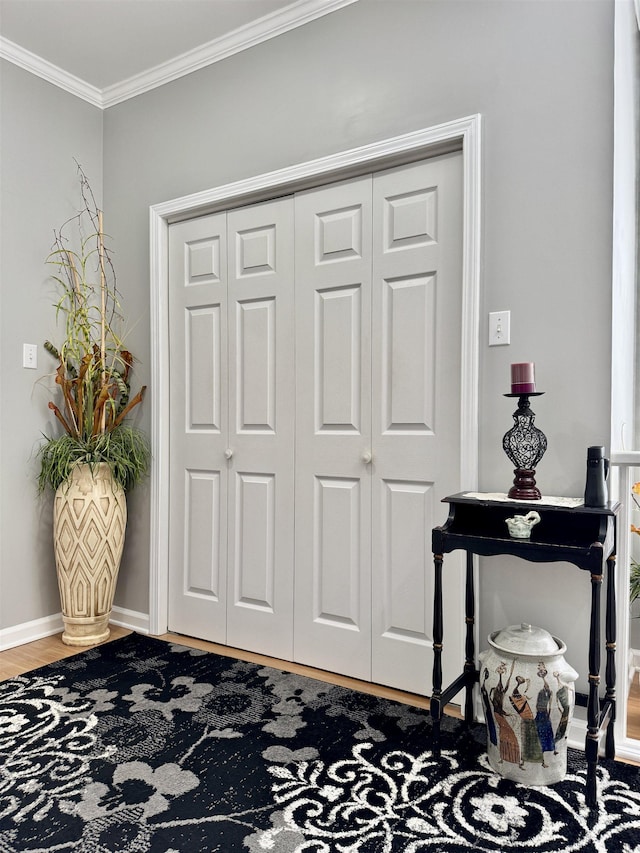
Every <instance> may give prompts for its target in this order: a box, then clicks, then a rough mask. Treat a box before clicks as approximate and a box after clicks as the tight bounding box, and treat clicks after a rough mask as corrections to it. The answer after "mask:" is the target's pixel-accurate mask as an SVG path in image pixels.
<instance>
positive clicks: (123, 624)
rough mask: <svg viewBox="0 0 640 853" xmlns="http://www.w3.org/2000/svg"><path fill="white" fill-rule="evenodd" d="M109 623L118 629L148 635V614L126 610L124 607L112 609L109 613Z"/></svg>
mask: <svg viewBox="0 0 640 853" xmlns="http://www.w3.org/2000/svg"><path fill="white" fill-rule="evenodd" d="M111 622H112V624H113V625H118V626H119V627H120V628H130V629H131V630H132V631H137V632H138V634H148V633H149V614H148V613H139V612H138V611H137V610H127V609H126V608H125V607H114V608H113V610H112V611H111Z"/></svg>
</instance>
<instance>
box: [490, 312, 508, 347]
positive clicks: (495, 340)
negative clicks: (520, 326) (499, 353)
mask: <svg viewBox="0 0 640 853" xmlns="http://www.w3.org/2000/svg"><path fill="white" fill-rule="evenodd" d="M510 343H511V311H492V312H491V313H490V314H489V346H490V347H499V346H504V345H505V344H510Z"/></svg>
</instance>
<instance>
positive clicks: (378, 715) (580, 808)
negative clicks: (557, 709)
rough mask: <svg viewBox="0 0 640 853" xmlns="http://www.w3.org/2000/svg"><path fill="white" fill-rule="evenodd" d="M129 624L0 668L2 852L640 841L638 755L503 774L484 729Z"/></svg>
mask: <svg viewBox="0 0 640 853" xmlns="http://www.w3.org/2000/svg"><path fill="white" fill-rule="evenodd" d="M444 728H445V731H444V733H443V747H444V748H443V753H442V757H441V759H440V760H434V758H433V756H432V753H431V749H430V723H429V719H428V714H427V713H426V712H425V711H422V710H419V709H416V708H411V707H409V706H407V705H402V704H397V703H395V702H391V701H387V700H384V699H378V698H375V697H372V696H369V695H366V694H363V693H358V692H354V691H351V690H348V689H344V688H341V687H334V686H331V685H328V684H325V683H323V682H320V681H314V680H311V679H309V678H304V677H301V676H298V675H292V674H289V673H286V672H281V671H279V670H277V669H271V668H267V667H264V666H261V665H258V664H251V663H244V662H242V661H236V660H233V659H230V658H226V657H221V656H219V655H214V654H210V653H205V652H201V651H196V650H193V649H189V648H186V647H184V646H177V645H172V644H169V643H166V642H163V641H160V640H154V639H150V638H147V637H142V636H139V635H135V634H134V635H130V636H128V637H125V638H123V639H120V640H115V641H114V642H112V643H107V644H105V645H102V646H100V647H98V648H95V649H91V650H89V651H85V652H82V653H81V654H79V655H77V656H74V657H71V658H68V659H66V660H64V661H61V662H60V663H57V664H54V665H51V666H47V667H44V668H42V669H39V670H35V671H34V672H32V673H29V674H27V675H25V676H20V677H18V678H14V679H10V680H8V681H4V682H0V853H34V851H61V852H62V851H72V850H75V851H84V852H85V853H107V851H108V853H116V851H117V853H143V851H153V853H176V851H179V853H183V851H184V853H214V852H215V853H236V851H237V853H241V851H242V852H243V853H261V852H262V851H272V852H273V853H294V851H309V853H426V851H429V853H457V851H463V850H465V851H466V850H473V851H490V853H496V851H513V853H519V851H522V853H524V851H537V853H546V851H554V853H558V851H567V852H568V851H611V853H614V851H615V853H640V768H637V767H632V766H630V765H625V764H622V763H619V762H612V761H602V762H601V764H600V765H599V768H598V789H599V804H598V807H597V809H596V810H595V812H593V813H591V814H590V812H589V809H588V808H587V807H586V805H585V794H584V779H585V765H584V760H583V756H582V754H581V753H578V752H574V751H572V750H570V751H569V762H568V773H567V776H566V778H565V780H564V781H563V782H561V783H559V784H557V785H555V786H552V787H546V788H532V787H524V786H521V785H518V784H516V783H514V782H509V781H507V780H504V779H502V778H501V777H499V776H497V775H496V774H495V773H494V772H493V771H492V770H491V769H490V768H489V766H488V764H487V761H486V757H485V748H484V742H485V735H484V730H483V729H482V728H481V727H479V726H475V727H474V728H473V729H471V730H468V729H466V728H465V727H464V725H463V724H462V723H459V722H457V721H453V720H451V719H448V720H446V721H445V727H444Z"/></svg>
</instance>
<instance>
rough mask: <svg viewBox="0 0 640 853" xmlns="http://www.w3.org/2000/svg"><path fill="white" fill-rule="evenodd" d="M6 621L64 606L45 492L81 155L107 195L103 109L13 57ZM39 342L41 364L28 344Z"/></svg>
mask: <svg viewBox="0 0 640 853" xmlns="http://www.w3.org/2000/svg"><path fill="white" fill-rule="evenodd" d="M0 109H1V110H2V122H1V124H0V158H1V159H0V168H1V172H0V177H1V181H2V183H1V187H0V189H1V192H0V368H1V369H0V436H1V439H2V440H1V441H0V471H1V472H2V474H1V476H0V523H1V526H0V628H7V627H10V626H13V625H19V624H21V623H23V622H28V621H31V620H33V619H39V618H41V617H44V616H49V615H51V614H54V613H59V612H60V602H59V598H58V590H57V584H56V578H55V565H54V561H53V546H52V534H51V495H47V496H46V497H44V498H38V497H37V483H36V480H37V460H36V459H35V454H36V452H37V449H38V445H39V441H40V437H41V434H42V433H43V432H47V431H49V429H50V428H51V429H53V428H54V426H53V423H52V420H53V419H52V418H50V417H49V415H50V412H49V410H48V409H47V403H48V401H49V399H51V397H50V396H49V391H50V389H51V383H50V382H49V381H48V380H46V379H43V377H44V376H45V374H46V373H47V372H49V371H51V370H52V368H53V367H54V362H53V360H52V359H51V358H50V356H48V355H47V354H46V353H45V352H44V350H43V349H42V343H43V342H44V340H45V339H46V338H52V339H53V340H55V339H56V324H55V312H54V309H53V307H52V305H53V302H54V298H55V289H54V287H53V286H52V284H51V282H50V281H49V280H48V278H49V270H48V268H47V267H46V265H45V259H46V257H47V255H48V254H49V252H50V251H51V246H52V243H53V229H54V227H58V226H60V225H61V224H62V223H63V222H64V221H65V220H66V219H68V218H69V217H70V216H72V215H74V213H75V212H76V210H77V208H78V204H79V196H78V184H77V181H76V164H75V163H74V158H76V159H77V160H78V162H80V163H81V164H82V166H83V167H84V170H85V172H86V173H87V175H88V176H89V177H90V178H91V180H92V184H93V187H94V189H95V191H96V192H97V193H98V197H100V195H101V193H102V159H103V158H102V136H103V115H102V112H101V111H100V110H99V109H97V108H96V107H92V106H90V105H89V104H87V103H85V102H84V101H81V100H79V99H78V98H76V97H74V96H73V95H70V94H68V93H66V92H63V91H62V90H61V89H59V88H57V87H56V86H52V85H51V84H49V83H46V82H45V81H44V80H41V79H39V78H38V77H35V76H34V75H32V74H29V73H28V72H26V71H23V70H22V69H20V68H18V67H16V66H15V65H13V64H11V63H9V62H2V63H1V64H0ZM23 343H34V344H38V370H24V369H23V368H22V344H23Z"/></svg>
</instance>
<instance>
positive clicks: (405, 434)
mask: <svg viewBox="0 0 640 853" xmlns="http://www.w3.org/2000/svg"><path fill="white" fill-rule="evenodd" d="M461 216H462V168H461V157H460V155H459V154H458V155H447V156H444V157H439V158H436V159H433V160H430V161H427V162H423V163H420V164H417V165H409V166H404V167H400V168H396V169H391V170H389V171H387V172H381V173H377V174H376V175H374V176H369V177H366V178H360V179H357V180H352V181H346V182H344V183H341V184H339V185H333V186H329V187H326V188H323V189H318V190H313V191H310V192H308V193H304V194H301V195H299V196H297V197H296V317H297V320H296V373H297V384H296V394H297V440H296V602H295V643H294V650H295V656H296V659H297V660H299V661H304V662H306V663H310V664H312V665H313V666H317V667H320V668H323V669H329V670H337V671H339V672H342V673H345V674H348V675H351V676H354V677H356V678H363V679H368V680H372V681H374V682H378V683H382V684H387V685H390V686H393V687H397V688H400V689H404V690H410V691H413V692H417V693H428V692H429V691H430V688H431V664H432V618H433V616H432V611H433V587H432V576H433V570H432V566H433V558H432V554H431V530H432V528H433V526H434V525H435V524H439V523H441V522H442V520H443V519H442V507H441V505H440V503H439V502H440V500H441V499H442V498H443V497H445V496H446V495H447V494H449V493H451V492H452V491H457V490H458V489H459V488H460V487H461V486H460V349H461V347H460V324H461V310H462V309H461V256H462V222H461ZM455 563H456V561H455V558H454V559H453V560H452V561H451V563H449V558H448V571H449V572H450V574H449V576H448V580H449V581H451V580H453V583H452V584H450V586H451V590H450V591H451V592H452V593H453V594H452V595H451V596H450V597H448V599H447V605H446V606H447V612H446V617H447V618H446V621H447V625H448V626H452V625H453V626H456V627H455V628H454V631H453V632H452V633H451V634H450V636H447V638H446V640H447V646H446V650H447V652H448V653H449V654H448V655H447V659H448V660H451V661H452V667H453V668H452V669H450V670H449V669H448V673H453V672H455V668H456V666H458V668H459V666H460V661H462V660H463V656H462V648H461V642H462V630H461V626H462V618H461V614H460V607H461V603H460V602H461V599H460V575H459V568H455V567H454V564H455ZM452 620H453V621H452ZM457 626H460V629H459V630H458V627H457Z"/></svg>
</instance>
